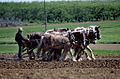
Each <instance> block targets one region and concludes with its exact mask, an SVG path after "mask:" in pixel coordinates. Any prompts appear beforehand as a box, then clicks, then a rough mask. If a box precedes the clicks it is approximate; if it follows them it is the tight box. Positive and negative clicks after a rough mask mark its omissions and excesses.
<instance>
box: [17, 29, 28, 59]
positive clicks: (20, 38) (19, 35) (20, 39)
mask: <svg viewBox="0 0 120 79" xmlns="http://www.w3.org/2000/svg"><path fill="white" fill-rule="evenodd" d="M22 32H23V29H22V27H20V28H18V32H17V33H16V36H15V41H16V42H17V44H18V47H19V50H18V58H19V60H21V59H22V52H23V49H24V43H23V42H24V41H27V40H28V39H26V38H24V37H23V36H22Z"/></svg>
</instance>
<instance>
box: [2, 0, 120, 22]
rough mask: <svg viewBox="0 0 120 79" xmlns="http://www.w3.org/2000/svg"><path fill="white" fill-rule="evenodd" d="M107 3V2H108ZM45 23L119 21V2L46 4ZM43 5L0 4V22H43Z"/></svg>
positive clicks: (34, 3) (62, 2) (37, 3)
mask: <svg viewBox="0 0 120 79" xmlns="http://www.w3.org/2000/svg"><path fill="white" fill-rule="evenodd" d="M108 1H109V0H108ZM46 12H47V22H48V23H63V22H86V21H101V20H119V19H120V3H119V1H117V2H116V1H113V2H107V1H105V2H104V1H93V2H91V1H59V2H46ZM44 17H45V13H44V3H43V2H32V3H25V2H22V3H14V2H9V3H5V2H4V3H0V20H15V21H22V22H30V23H33V22H43V21H44Z"/></svg>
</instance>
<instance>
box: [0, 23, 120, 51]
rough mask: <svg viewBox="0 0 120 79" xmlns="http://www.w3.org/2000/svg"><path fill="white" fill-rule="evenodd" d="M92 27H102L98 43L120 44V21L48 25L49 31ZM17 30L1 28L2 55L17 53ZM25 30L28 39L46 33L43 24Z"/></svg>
mask: <svg viewBox="0 0 120 79" xmlns="http://www.w3.org/2000/svg"><path fill="white" fill-rule="evenodd" d="M90 25H100V26H101V34H102V38H101V40H99V41H98V43H105V44H107V43H120V35H119V34H120V21H101V22H84V23H63V24H48V27H47V29H52V28H70V29H73V28H75V27H81V26H84V27H87V26H90ZM17 28H18V27H7V28H0V53H15V52H17V45H16V44H15V40H14V37H15V33H16V32H17ZM23 29H24V32H23V35H24V36H25V37H26V34H28V33H31V32H40V31H44V26H43V25H41V24H33V25H29V26H23ZM98 51H99V50H98ZM103 51H104V50H103ZM103 51H102V52H103ZM99 52H100V51H99ZM102 52H101V53H102ZM104 52H107V51H104ZM112 52H114V51H112ZM117 52H118V51H117Z"/></svg>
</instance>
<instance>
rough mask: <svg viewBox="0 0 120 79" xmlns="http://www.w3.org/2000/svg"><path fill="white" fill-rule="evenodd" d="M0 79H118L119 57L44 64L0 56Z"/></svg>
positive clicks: (119, 75) (119, 72) (10, 56)
mask: <svg viewBox="0 0 120 79" xmlns="http://www.w3.org/2000/svg"><path fill="white" fill-rule="evenodd" d="M0 79H120V57H119V56H117V57H97V59H96V60H94V61H89V60H84V61H81V62H73V61H64V62H60V61H51V62H46V61H39V60H31V61H30V60H21V61H19V60H17V59H15V58H13V56H12V55H0Z"/></svg>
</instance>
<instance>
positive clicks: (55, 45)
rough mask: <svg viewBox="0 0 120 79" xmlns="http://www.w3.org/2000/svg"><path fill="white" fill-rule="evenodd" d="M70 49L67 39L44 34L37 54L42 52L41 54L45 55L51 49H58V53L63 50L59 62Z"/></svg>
mask: <svg viewBox="0 0 120 79" xmlns="http://www.w3.org/2000/svg"><path fill="white" fill-rule="evenodd" d="M70 47H71V44H70V41H69V39H68V38H67V37H64V36H62V35H54V34H45V35H44V37H43V39H42V43H41V44H40V45H39V47H38V51H37V52H40V51H41V50H42V51H43V52H42V53H43V54H45V53H46V52H48V51H51V50H53V49H58V50H60V51H61V50H62V49H63V53H62V54H61V55H62V56H61V57H60V58H59V60H64V59H65V57H66V54H67V52H69V50H70ZM43 56H44V55H43Z"/></svg>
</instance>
